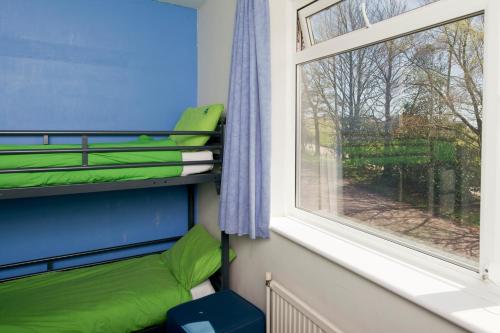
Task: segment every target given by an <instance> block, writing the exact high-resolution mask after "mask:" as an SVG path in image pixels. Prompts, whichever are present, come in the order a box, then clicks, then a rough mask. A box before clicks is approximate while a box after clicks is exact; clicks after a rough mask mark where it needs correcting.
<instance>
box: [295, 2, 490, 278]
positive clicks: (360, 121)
mask: <svg viewBox="0 0 500 333" xmlns="http://www.w3.org/2000/svg"><path fill="white" fill-rule="evenodd" d="M318 2H322V1H318ZM431 2H433V1H429V0H427V1H417V0H384V1H366V5H365V8H366V11H365V13H366V16H367V18H366V19H363V10H359V11H358V10H356V9H359V8H361V6H360V5H361V4H362V3H365V1H359V0H345V1H342V2H337V3H336V4H335V5H333V6H330V7H328V8H326V9H324V8H322V9H321V10H320V11H319V12H317V13H313V14H310V15H308V16H307V22H306V23H305V25H304V21H303V18H302V19H300V17H301V11H303V10H305V9H307V8H308V7H305V8H304V9H301V10H299V11H298V17H299V23H298V26H299V28H301V29H300V30H299V31H298V34H297V37H298V40H297V45H298V52H299V53H301V49H303V48H304V47H303V46H304V45H307V43H304V42H301V37H302V38H303V37H304V36H305V35H308V36H309V38H310V41H311V43H310V44H311V45H312V46H311V49H313V48H314V47H315V45H314V44H316V43H319V42H322V41H325V40H329V39H331V41H329V42H331V43H332V44H331V45H332V48H331V53H328V48H325V47H323V48H322V49H321V50H320V51H316V50H313V51H311V52H310V53H308V54H307V56H305V57H304V56H302V57H298V58H296V59H298V60H297V62H296V65H297V66H296V70H297V96H296V97H297V133H296V135H297V146H296V198H295V205H296V207H297V208H298V209H300V210H304V211H307V212H310V213H312V214H316V215H320V216H322V217H326V218H329V219H332V220H334V221H338V222H341V223H344V224H348V225H350V226H353V227H355V228H357V229H361V230H363V231H366V232H369V233H372V234H376V235H377V236H380V237H382V238H385V239H387V240H390V241H393V242H397V243H400V244H403V245H405V246H408V247H410V248H413V249H415V250H419V251H421V252H425V253H428V254H431V255H433V256H435V257H439V258H442V259H445V260H447V261H450V262H453V263H456V264H459V265H461V266H464V267H468V268H471V269H473V270H478V269H479V258H480V253H479V250H480V237H479V236H480V220H481V218H480V217H481V216H480V210H481V201H482V200H481V192H482V191H481V169H482V168H481V163H482V159H481V150H482V138H483V85H484V79H483V73H484V61H483V60H484V35H485V34H484V31H485V23H484V14H482V13H481V12H478V11H475V10H470V12H469V13H468V14H467V15H459V16H457V17H455V18H454V19H444V18H443V19H442V21H440V22H442V23H440V22H434V23H433V24H428V25H424V24H425V22H424V21H425V20H422V21H423V22H422V24H423V26H421V27H419V26H418V22H415V21H414V22H412V23H411V25H412V26H414V27H415V28H411V27H409V28H408V32H405V34H404V35H401V34H399V31H394V32H392V36H393V37H389V38H385V36H382V35H383V34H381V38H380V39H378V40H377V38H374V37H373V36H375V35H374V34H375V33H374V32H371V31H370V30H371V29H372V28H367V29H366V30H364V31H358V32H357V34H358V35H357V36H360V34H363V33H365V32H366V34H368V35H370V34H371V35H370V36H369V38H372V40H373V42H370V43H366V44H361V45H355V42H352V41H351V42H350V43H351V44H350V45H353V47H349V48H348V49H347V50H345V51H341V52H336V51H337V50H338V49H339V46H338V45H339V43H337V44H333V43H334V42H335V41H336V38H338V37H337V36H340V35H342V34H346V33H349V32H350V31H353V30H357V29H360V28H363V27H366V23H367V22H369V23H375V22H378V21H382V20H386V19H387V20H390V18H392V17H397V16H398V15H400V14H403V13H405V12H408V11H410V10H412V9H415V8H417V7H420V6H423V5H427V4H429V3H431ZM457 3H458V5H459V6H460V5H461V4H462V3H465V2H463V1H457ZM314 4H316V3H313V5H314ZM465 11H466V10H465ZM413 14H415V13H413ZM414 17H416V16H414ZM387 22H388V23H389V21H387ZM386 27H387V25H386V26H385V27H384V28H386ZM394 29H397V27H395V28H394ZM403 30H404V29H403ZM403 30H402V31H403ZM369 38H368V39H369ZM304 39H307V38H304ZM368 39H367V40H368ZM363 41H364V40H363V39H361V42H363ZM353 43H354V44H353ZM333 45H335V46H333Z"/></svg>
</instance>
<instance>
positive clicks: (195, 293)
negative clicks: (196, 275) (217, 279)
mask: <svg viewBox="0 0 500 333" xmlns="http://www.w3.org/2000/svg"><path fill="white" fill-rule="evenodd" d="M211 294H215V289H214V287H213V286H212V283H210V280H206V281H205V282H202V283H200V284H199V285H197V286H196V287H194V288H192V289H191V297H192V298H193V300H195V299H198V298H202V297H205V296H208V295H211Z"/></svg>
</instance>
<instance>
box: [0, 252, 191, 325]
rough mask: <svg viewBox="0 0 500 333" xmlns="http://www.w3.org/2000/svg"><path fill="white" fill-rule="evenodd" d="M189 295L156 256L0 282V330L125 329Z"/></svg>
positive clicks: (158, 317)
mask: <svg viewBox="0 0 500 333" xmlns="http://www.w3.org/2000/svg"><path fill="white" fill-rule="evenodd" d="M190 299H191V296H190V293H189V292H188V291H187V290H186V289H184V288H183V287H182V286H181V285H180V284H179V283H178V282H177V280H176V279H175V278H174V277H173V276H172V274H171V273H170V270H169V269H168V268H167V264H166V262H165V261H163V260H162V258H161V256H160V255H149V256H145V257H141V258H137V259H130V260H125V261H120V262H116V263H112V264H106V265H100V266H95V267H90V268H83V269H76V270H72V271H67V272H53V273H45V274H41V275H37V276H33V277H30V278H25V279H20V280H15V281H11V282H6V283H2V284H0V332H9V333H25V332H37V333H57V332H113V333H119V332H131V331H135V330H139V329H142V328H145V327H149V326H153V325H156V324H160V323H161V322H163V321H164V320H165V313H166V312H167V310H168V309H170V308H171V307H173V306H175V305H177V304H180V303H183V302H186V301H188V300H190Z"/></svg>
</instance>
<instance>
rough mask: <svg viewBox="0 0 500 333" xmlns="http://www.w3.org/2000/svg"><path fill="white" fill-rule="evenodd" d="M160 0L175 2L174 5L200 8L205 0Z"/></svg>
mask: <svg viewBox="0 0 500 333" xmlns="http://www.w3.org/2000/svg"><path fill="white" fill-rule="evenodd" d="M158 1H160V2H168V3H173V4H174V5H179V6H184V7H190V8H200V7H201V5H203V3H204V2H205V0H158Z"/></svg>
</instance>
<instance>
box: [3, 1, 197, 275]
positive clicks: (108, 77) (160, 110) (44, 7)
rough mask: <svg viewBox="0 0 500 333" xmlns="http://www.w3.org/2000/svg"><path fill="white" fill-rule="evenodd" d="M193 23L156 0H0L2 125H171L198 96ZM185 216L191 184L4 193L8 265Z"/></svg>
mask: <svg viewBox="0 0 500 333" xmlns="http://www.w3.org/2000/svg"><path fill="white" fill-rule="evenodd" d="M196 21H197V13H196V11H195V10H193V9H188V8H183V7H178V6H174V5H167V4H161V3H158V2H156V1H150V0H71V1H67V0H2V1H0V129H11V130H12V129H34V130H42V129H75V130H86V129H92V130H98V129H107V130H123V129H130V130H167V129H171V128H173V126H174V125H175V122H176V120H177V119H178V117H179V115H180V114H181V112H182V110H183V109H184V108H186V107H187V106H191V105H195V104H196V96H197V90H196V87H197V82H196V80H197V68H196V63H197V59H196V54H197V52H196V47H197V46H196V44H197V40H196V26H197V22H196ZM29 140H31V142H35V141H33V140H34V139H29ZM60 140H61V139H60ZM62 140H64V139H62ZM36 142H37V143H38V142H40V139H38V141H36ZM186 218H187V202H186V189H185V188H168V189H154V190H136V191H127V192H115V193H101V194H86V195H74V196H67V197H53V198H43V199H27V200H16V201H4V202H0V263H7V262H14V261H20V260H26V259H32V258H38V257H43V256H50V255H57V254H63V253H68V252H75V251H82V250H88V249H92V248H96V247H108V246H115V245H121V244H126V243H128V242H137V241H144V240H150V239H156V238H163V237H169V236H173V235H179V234H182V233H183V232H184V231H185V229H186ZM34 269H36V268H34ZM0 276H1V275H0Z"/></svg>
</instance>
